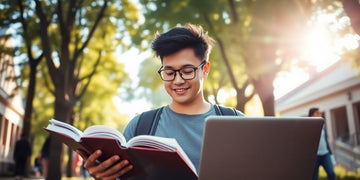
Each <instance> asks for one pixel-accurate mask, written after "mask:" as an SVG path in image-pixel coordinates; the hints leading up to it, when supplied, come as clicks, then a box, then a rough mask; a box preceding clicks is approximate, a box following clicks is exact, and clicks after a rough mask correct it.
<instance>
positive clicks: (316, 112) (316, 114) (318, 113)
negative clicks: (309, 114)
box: [313, 111, 321, 117]
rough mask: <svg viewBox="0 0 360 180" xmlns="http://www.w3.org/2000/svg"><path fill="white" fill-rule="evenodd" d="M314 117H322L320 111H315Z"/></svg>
mask: <svg viewBox="0 0 360 180" xmlns="http://www.w3.org/2000/svg"><path fill="white" fill-rule="evenodd" d="M313 117H321V113H320V111H315V112H314V114H313Z"/></svg>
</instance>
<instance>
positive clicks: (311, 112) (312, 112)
mask: <svg viewBox="0 0 360 180" xmlns="http://www.w3.org/2000/svg"><path fill="white" fill-rule="evenodd" d="M316 111H319V108H316V107H314V108H310V109H309V117H311V116H312V115H313V114H314V113H315V112H316Z"/></svg>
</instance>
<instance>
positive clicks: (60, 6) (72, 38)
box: [7, 0, 137, 179]
mask: <svg viewBox="0 0 360 180" xmlns="http://www.w3.org/2000/svg"><path fill="white" fill-rule="evenodd" d="M18 2H20V3H22V2H24V4H27V6H24V12H26V13H25V14H26V16H24V17H25V18H29V17H34V19H32V20H29V21H27V22H28V24H25V25H26V26H29V27H38V31H37V32H36V31H34V32H36V33H34V34H32V37H34V39H35V38H38V40H39V41H38V42H37V43H36V44H34V46H33V47H32V48H30V50H31V51H34V50H36V51H37V52H40V53H38V54H40V55H41V56H43V57H44V60H45V61H46V66H47V74H44V75H45V76H44V78H45V79H46V80H50V81H47V85H48V86H47V88H48V89H49V90H50V92H51V93H52V94H53V95H54V97H55V99H54V101H55V102H54V116H53V117H54V118H55V119H58V120H61V121H64V122H70V119H71V116H72V115H73V113H74V109H73V108H74V106H75V105H76V103H77V102H78V101H79V100H80V99H81V97H82V96H83V95H84V94H85V92H86V90H87V89H88V87H89V85H90V82H91V79H92V78H93V77H94V75H95V74H96V73H97V70H98V67H99V64H100V62H103V61H104V59H105V58H104V55H105V54H107V53H111V52H113V51H114V50H115V48H114V47H116V46H117V45H118V44H122V45H126V44H124V43H123V42H122V41H121V39H122V38H123V37H124V36H126V35H128V34H127V33H129V34H131V33H133V31H134V30H135V29H134V27H135V26H133V25H134V24H135V23H136V22H137V10H136V7H135V6H134V5H133V4H132V3H130V2H129V1H126V0H123V1H101V2H93V1H86V0H85V1H57V2H53V1H41V2H40V1H39V0H35V1H20V0H19V1H18ZM25 2H26V3H25ZM7 4H9V3H7ZM9 8H10V7H9ZM9 12H11V13H13V14H11V13H9V14H10V15H11V16H8V17H10V18H9V21H8V22H9V24H11V23H16V22H17V21H14V19H12V17H18V16H17V14H18V12H19V11H18V10H16V9H13V10H11V11H9ZM23 26H24V25H23ZM125 31H126V32H127V33H125ZM93 37H98V38H97V39H96V40H97V42H95V41H92V39H93ZM24 41H26V39H24ZM91 43H93V44H94V45H93V46H92V47H91V49H92V50H91V51H90V49H89V48H90V44H91ZM94 52H95V53H94ZM90 53H92V54H90ZM86 54H89V55H88V56H85V55H86ZM89 56H91V57H93V58H92V59H84V57H89ZM84 64H87V65H86V66H85V65H84ZM83 67H92V68H90V69H88V71H85V70H84V69H83ZM61 149H62V148H61V144H60V143H59V142H57V141H52V143H51V154H50V163H49V165H50V167H49V175H51V179H60V177H61V173H60V169H61V168H60V164H61ZM46 178H47V179H48V178H49V177H46Z"/></svg>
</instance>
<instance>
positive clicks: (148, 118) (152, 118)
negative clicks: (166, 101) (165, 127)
mask: <svg viewBox="0 0 360 180" xmlns="http://www.w3.org/2000/svg"><path fill="white" fill-rule="evenodd" d="M163 108H164V107H161V108H157V109H153V110H150V111H146V112H143V113H141V115H140V117H139V121H138V123H137V125H136V129H135V136H138V135H144V134H145V135H154V134H155V130H156V128H157V125H158V123H159V119H160V114H161V112H162V110H163Z"/></svg>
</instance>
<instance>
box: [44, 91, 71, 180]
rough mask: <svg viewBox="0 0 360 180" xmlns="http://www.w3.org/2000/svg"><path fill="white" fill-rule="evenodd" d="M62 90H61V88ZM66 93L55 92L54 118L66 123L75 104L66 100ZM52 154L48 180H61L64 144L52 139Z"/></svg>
mask: <svg viewBox="0 0 360 180" xmlns="http://www.w3.org/2000/svg"><path fill="white" fill-rule="evenodd" d="M60 89H61V88H60ZM64 94H65V93H61V92H60V93H59V92H58V91H56V92H55V95H56V98H55V115H54V118H55V119H57V120H60V121H63V122H66V121H67V120H68V119H69V118H70V115H71V112H72V109H73V104H72V103H69V102H68V101H67V100H66V99H65V95H64ZM51 139H52V140H51V146H50V147H51V148H50V149H51V153H50V158H49V170H48V177H46V179H47V180H50V179H51V180H61V173H62V156H63V152H62V149H63V148H62V143H61V142H60V141H58V140H57V139H55V138H54V137H51Z"/></svg>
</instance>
